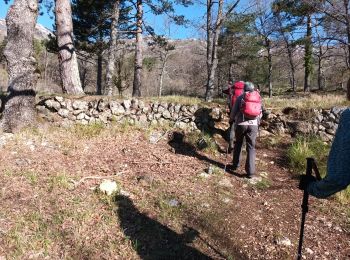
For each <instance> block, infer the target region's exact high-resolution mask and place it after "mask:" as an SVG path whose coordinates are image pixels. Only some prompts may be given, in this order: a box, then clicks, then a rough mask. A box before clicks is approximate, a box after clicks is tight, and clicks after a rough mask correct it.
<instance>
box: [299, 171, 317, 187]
mask: <svg viewBox="0 0 350 260" xmlns="http://www.w3.org/2000/svg"><path fill="white" fill-rule="evenodd" d="M315 181H316V178H315V177H314V176H312V175H305V174H303V175H301V176H300V182H299V187H298V188H299V189H301V190H305V189H307V187H308V186H309V184H310V183H313V182H315Z"/></svg>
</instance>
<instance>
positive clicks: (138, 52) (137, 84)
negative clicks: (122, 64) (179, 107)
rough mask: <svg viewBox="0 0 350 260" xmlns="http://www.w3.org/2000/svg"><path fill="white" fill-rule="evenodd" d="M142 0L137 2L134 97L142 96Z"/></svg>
mask: <svg viewBox="0 0 350 260" xmlns="http://www.w3.org/2000/svg"><path fill="white" fill-rule="evenodd" d="M142 18H143V10H142V0H137V14H136V19H137V21H136V27H137V29H136V46H135V67H134V82H133V88H132V96H133V97H140V96H141V83H142V82H141V78H142V60H143V58H142Z"/></svg>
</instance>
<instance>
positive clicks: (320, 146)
mask: <svg viewBox="0 0 350 260" xmlns="http://www.w3.org/2000/svg"><path fill="white" fill-rule="evenodd" d="M329 149H330V147H329V145H328V144H327V143H324V142H322V141H321V140H320V139H319V138H317V137H315V136H307V137H298V138H297V139H296V140H295V141H294V142H293V143H292V144H291V146H290V147H289V148H288V150H287V157H288V159H289V163H290V166H291V170H292V171H293V172H294V173H298V174H302V173H304V172H305V169H306V158H307V157H313V158H315V160H316V163H317V166H318V168H319V171H320V174H321V176H324V175H325V174H326V167H327V157H328V153H329Z"/></svg>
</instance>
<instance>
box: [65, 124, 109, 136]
mask: <svg viewBox="0 0 350 260" xmlns="http://www.w3.org/2000/svg"><path fill="white" fill-rule="evenodd" d="M104 129H105V125H104V124H102V123H94V124H90V125H82V124H76V125H74V126H73V127H72V131H73V133H74V134H75V136H76V137H78V138H80V139H88V138H92V137H96V136H99V135H100V134H101V132H102V131H103V130H104Z"/></svg>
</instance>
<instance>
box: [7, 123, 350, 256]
mask: <svg viewBox="0 0 350 260" xmlns="http://www.w3.org/2000/svg"><path fill="white" fill-rule="evenodd" d="M90 127H91V128H90ZM90 127H89V126H87V127H86V128H85V127H84V128H81V126H78V127H73V128H68V129H64V128H57V127H50V126H43V127H41V128H37V129H36V128H31V129H26V130H24V131H22V132H20V133H18V134H16V135H15V136H14V137H13V139H12V140H10V141H8V143H7V144H6V145H5V146H4V147H0V154H1V156H0V185H1V189H0V201H1V202H2V204H1V211H0V259H1V258H2V257H3V258H6V259H30V258H32V259H43V258H47V259H141V258H147V256H146V255H144V254H143V253H142V248H146V249H148V251H147V253H149V254H152V253H154V252H155V251H156V250H153V246H154V247H156V248H157V244H159V243H162V241H164V240H165V239H164V236H165V238H170V239H172V240H168V241H172V242H170V245H172V246H175V247H177V246H180V248H181V249H186V250H192V251H191V252H193V250H194V251H195V252H197V253H198V252H203V253H204V254H205V255H207V256H210V257H212V258H213V259H222V258H226V259H241V258H244V257H243V256H246V258H259V257H262V258H266V259H268V257H270V258H273V259H277V258H278V256H281V254H282V253H284V251H283V250H282V249H280V248H277V247H276V249H275V251H273V252H265V251H264V248H265V247H264V246H265V245H266V248H267V247H275V244H274V242H273V241H272V240H270V239H269V238H270V236H271V234H270V230H271V229H272V228H273V229H274V232H281V233H286V234H287V233H288V234H290V236H291V240H293V241H294V240H295V239H297V235H298V234H297V231H296V227H297V226H298V224H299V223H298V220H297V219H296V218H295V215H296V214H298V213H299V208H300V205H299V204H298V203H299V202H295V201H296V200H294V199H295V198H294V197H293V199H291V196H295V195H298V194H297V192H296V190H295V188H293V187H294V186H295V183H293V185H294V186H293V187H292V185H291V184H290V183H288V181H287V182H286V181H285V178H286V176H287V175H286V172H278V171H277V170H276V169H277V168H274V170H276V171H274V170H273V169H270V168H271V167H273V166H271V165H270V164H268V162H269V160H270V159H266V160H268V161H267V162H266V164H268V165H267V166H264V167H268V168H269V170H271V171H273V172H274V174H273V175H271V181H270V179H269V180H264V181H263V182H261V183H259V184H258V185H256V187H250V186H244V182H242V180H241V179H240V178H237V177H236V176H231V175H229V174H227V173H225V172H223V171H222V168H220V167H219V166H216V165H215V166H214V169H213V174H211V175H210V176H209V177H208V178H199V176H200V174H201V173H202V172H203V171H204V170H205V169H207V168H208V161H207V160H206V158H208V159H210V160H211V161H210V164H213V165H214V163H215V160H218V162H221V163H222V161H223V160H224V159H225V158H224V156H223V155H220V154H219V155H218V156H216V157H214V156H213V155H211V153H210V150H209V151H208V152H205V153H204V154H201V156H198V157H196V155H194V154H193V153H186V151H185V152H183V151H181V149H177V148H176V147H175V148H173V149H172V147H170V146H169V145H168V144H167V143H166V142H165V141H163V140H162V141H161V142H159V143H157V144H150V143H149V142H148V140H147V138H145V133H143V132H141V131H140V130H139V129H135V128H134V126H130V125H125V126H122V127H121V129H122V130H120V129H119V128H117V127H115V126H111V127H101V126H98V125H93V126H90ZM165 129H167V127H165ZM199 137H200V138H202V137H203V136H193V142H196V140H197V139H198V138H199ZM180 148H181V147H180ZM182 148H183V147H182ZM202 152H203V151H200V153H202ZM264 152H266V151H264ZM220 156H221V158H220ZM220 160H221V161H220ZM218 165H220V164H218ZM274 167H275V166H274ZM259 170H260V169H259ZM267 170H268V169H265V171H267ZM276 175H277V177H278V178H277V179H282V180H283V181H280V182H279V183H278V184H277V185H279V186H282V185H285V186H284V187H282V189H281V190H278V189H277V190H272V191H270V187H271V186H272V187H273V186H274V185H276V184H275V181H276V180H275V179H272V178H273V177H274V176H276ZM87 176H113V177H111V178H110V179H113V180H115V181H117V183H118V185H120V187H121V191H122V192H123V194H126V193H128V198H129V202H128V204H126V205H124V206H125V207H124V210H125V211H124V210H122V209H123V207H122V206H123V205H122V204H120V203H118V201H117V200H116V198H113V197H108V196H106V195H103V194H101V193H98V192H95V191H94V188H95V187H97V186H98V185H99V183H100V180H97V179H90V180H87V181H84V182H82V183H81V184H80V185H79V186H74V185H73V182H72V180H74V181H75V182H76V181H79V180H81V179H82V178H84V177H87ZM291 189H292V192H291ZM252 197H253V198H254V199H252ZM276 198H278V203H285V204H281V205H277V204H276V202H275V200H276ZM172 199H176V200H177V201H178V202H179V204H178V206H176V205H175V206H174V205H170V204H169V201H170V200H172ZM297 199H299V197H298V196H297ZM298 201H299V200H298ZM265 202H266V205H271V206H273V207H274V208H273V210H269V208H267V207H268V206H266V205H265ZM124 212H127V213H128V214H126V213H124ZM259 212H263V214H261V215H260V213H259ZM129 213H130V214H129ZM289 213H290V215H288V214H289ZM233 216H234V217H233ZM281 216H283V218H284V219H285V220H286V221H288V223H289V224H286V225H277V224H278V223H280V222H279V221H276V220H277V219H278V218H280V217H281ZM257 217H262V218H263V219H260V220H259V221H256V220H258V218H257ZM321 217H323V218H326V219H327V221H331V220H328V216H327V215H322V216H321ZM252 220H253V221H252ZM276 223H277V224H276ZM317 224H318V223H317ZM243 226H244V227H243ZM185 227H190V228H193V229H195V230H194V231H193V232H192V233H191V232H189V233H188V232H186V231H185ZM291 230H292V231H291ZM128 231H135V232H138V233H137V234H136V235H133V234H130V233H128ZM293 232H294V233H293ZM197 233H198V234H197ZM186 235H189V236H186ZM316 235H317V237H316V238H317V241H325V237H327V238H329V239H331V241H337V243H336V245H333V244H332V245H328V244H327V245H328V246H329V247H330V248H329V249H328V250H329V252H330V253H331V254H334V255H335V256H336V257H339V254H341V253H344V251H345V249H344V250H343V251H341V250H339V245H338V243H343V244H340V246H344V243H345V242H344V241H347V240H346V239H345V238H346V237H347V235H348V234H347V233H345V232H344V233H342V234H340V235H339V236H338V234H334V233H330V234H328V233H327V232H321V233H317V234H316ZM266 236H268V238H266ZM335 237H336V238H337V239H339V241H340V242H339V241H338V240H335ZM184 238H186V239H188V241H189V242H187V240H186V243H181V242H179V241H183V239H184ZM190 238H191V239H190ZM315 240H316V239H315ZM203 241H204V242H203ZM179 244H181V245H179ZM208 244H210V245H211V246H212V247H210V246H208ZM245 245H247V247H244V246H245ZM314 246H315V247H316V248H315V247H313V250H314V252H315V257H317V256H319V255H320V254H322V253H323V249H322V248H317V246H318V245H317V244H314ZM321 246H323V245H321ZM213 247H215V249H216V251H215V250H213ZM292 249H293V250H291V251H293V252H294V248H292ZM218 252H219V253H220V254H221V255H220V254H219V253H218ZM240 252H243V253H244V254H246V255H240ZM243 253H242V254H243ZM262 254H263V255H262ZM290 258H292V257H290ZM153 259H156V257H154V258H153ZM163 259H165V258H163ZM168 259H169V258H168ZM197 259H199V258H197ZM284 259H285V258H284Z"/></svg>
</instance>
